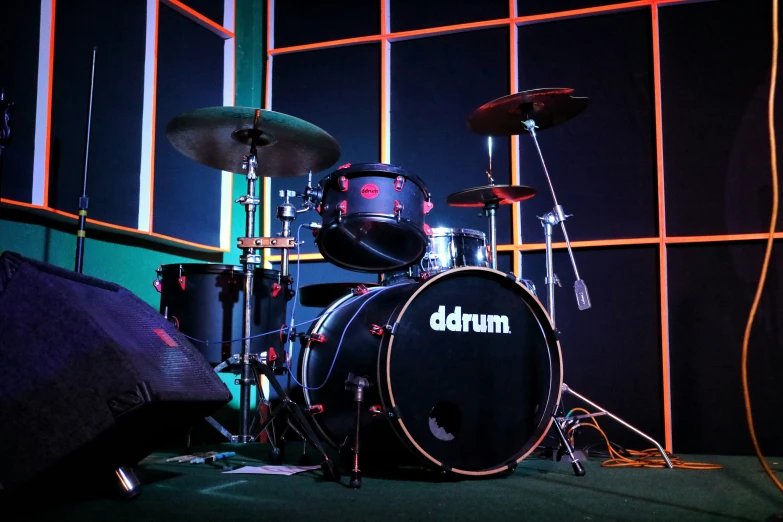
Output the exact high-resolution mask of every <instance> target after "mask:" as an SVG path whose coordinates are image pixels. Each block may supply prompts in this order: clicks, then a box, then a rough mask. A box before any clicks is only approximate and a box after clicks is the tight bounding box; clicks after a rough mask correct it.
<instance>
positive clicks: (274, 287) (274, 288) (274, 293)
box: [272, 283, 283, 297]
mask: <svg viewBox="0 0 783 522" xmlns="http://www.w3.org/2000/svg"><path fill="white" fill-rule="evenodd" d="M282 289H283V287H282V285H281V284H280V283H272V297H277V295H278V294H279V293H280V290H282Z"/></svg>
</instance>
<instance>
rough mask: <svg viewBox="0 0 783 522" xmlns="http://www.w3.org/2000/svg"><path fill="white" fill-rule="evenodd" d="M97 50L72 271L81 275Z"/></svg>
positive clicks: (93, 59)
mask: <svg viewBox="0 0 783 522" xmlns="http://www.w3.org/2000/svg"><path fill="white" fill-rule="evenodd" d="M97 50H98V48H97V47H93V48H92V72H91V74H90V103H89V108H88V110H87V141H86V143H85V145H84V174H83V179H82V195H81V197H80V198H79V229H78V231H77V232H76V261H75V263H74V270H75V271H76V272H78V273H80V274H81V273H82V270H83V268H84V238H85V236H86V232H85V230H86V227H87V208H88V207H89V203H90V201H89V198H88V197H87V170H88V166H89V161H90V135H91V133H92V100H93V93H94V90H95V55H96V52H97Z"/></svg>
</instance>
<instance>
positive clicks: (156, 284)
mask: <svg viewBox="0 0 783 522" xmlns="http://www.w3.org/2000/svg"><path fill="white" fill-rule="evenodd" d="M152 286H154V287H155V290H157V291H158V293H160V292H161V290H162V288H163V283H161V282H160V279H156V280H154V281H153V282H152Z"/></svg>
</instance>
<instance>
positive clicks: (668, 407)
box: [651, 6, 672, 451]
mask: <svg viewBox="0 0 783 522" xmlns="http://www.w3.org/2000/svg"><path fill="white" fill-rule="evenodd" d="M651 12H652V37H653V42H652V52H653V89H654V96H655V153H656V162H657V174H658V237H659V241H660V242H659V245H658V267H659V268H658V270H659V274H658V281H659V284H660V299H659V303H660V316H661V323H660V324H661V368H662V373H663V376H662V377H663V432H664V437H665V442H664V446H665V448H666V451H672V399H671V367H670V363H671V359H670V357H669V290H668V289H669V271H668V268H667V264H666V262H667V252H666V197H665V194H666V192H665V190H664V164H663V113H662V110H661V55H660V33H659V24H658V8H657V7H656V6H652V8H651Z"/></svg>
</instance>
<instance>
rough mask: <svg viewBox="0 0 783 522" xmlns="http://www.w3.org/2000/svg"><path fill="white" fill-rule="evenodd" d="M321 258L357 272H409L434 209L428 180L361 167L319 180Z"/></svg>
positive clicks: (367, 165)
mask: <svg viewBox="0 0 783 522" xmlns="http://www.w3.org/2000/svg"><path fill="white" fill-rule="evenodd" d="M319 186H320V189H321V192H322V193H321V204H320V207H319V210H318V212H319V213H320V215H321V221H322V228H321V230H320V231H319V233H318V236H317V238H316V245H317V246H318V250H319V251H320V252H321V255H323V256H324V258H325V259H326V260H328V261H330V262H331V263H333V264H335V265H337V266H339V267H342V268H345V269H347V270H354V271H358V272H375V273H381V272H386V271H393V270H399V269H404V268H407V267H409V266H411V265H413V264H415V263H416V262H417V261H419V260H420V259H421V258H422V256H423V255H424V252H425V250H426V248H427V233H426V231H425V230H426V225H425V223H424V217H425V215H426V214H427V212H429V210H430V209H431V208H432V203H431V202H430V193H429V191H428V190H427V187H426V186H425V185H424V182H423V181H422V180H421V179H420V178H419V177H418V176H415V175H413V174H410V173H409V172H407V171H405V170H404V169H402V168H400V167H396V166H394V165H388V164H384V163H359V164H355V165H350V164H349V165H348V166H345V167H340V168H339V169H337V170H336V171H335V172H333V173H331V174H329V175H328V176H326V177H325V178H323V179H322V180H321V181H320V182H319Z"/></svg>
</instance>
